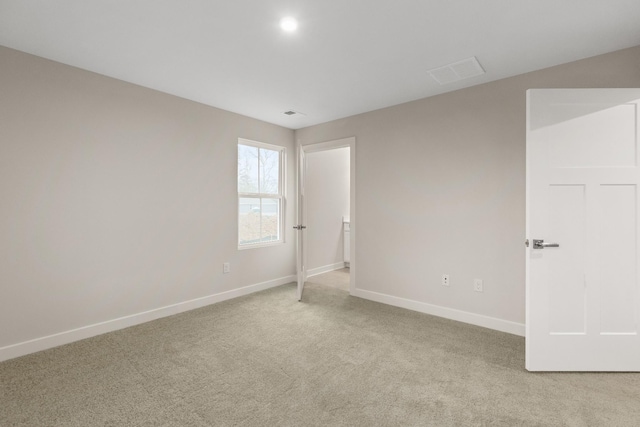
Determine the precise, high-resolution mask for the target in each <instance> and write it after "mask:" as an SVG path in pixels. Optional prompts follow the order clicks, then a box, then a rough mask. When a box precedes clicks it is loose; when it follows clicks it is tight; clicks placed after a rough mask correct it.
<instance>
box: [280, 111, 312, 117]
mask: <svg viewBox="0 0 640 427" xmlns="http://www.w3.org/2000/svg"><path fill="white" fill-rule="evenodd" d="M283 114H286V115H287V116H306V114H304V113H301V112H300V111H294V110H288V111H285V112H284V113H283Z"/></svg>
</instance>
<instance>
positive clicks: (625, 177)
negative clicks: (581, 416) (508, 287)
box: [526, 89, 640, 371]
mask: <svg viewBox="0 0 640 427" xmlns="http://www.w3.org/2000/svg"><path fill="white" fill-rule="evenodd" d="M639 103H640V89H532V90H529V91H527V232H526V236H527V239H528V241H529V246H528V247H527V249H526V253H527V257H526V269H527V272H526V277H527V283H526V290H527V296H526V298H527V301H526V368H527V369H528V370H530V371H640V331H639V329H640V328H639V323H640V281H639V276H638V272H639V269H638V266H639V260H640V258H639V255H640V251H638V232H639V230H640V227H639V220H638V218H639V215H638V213H639V212H640V210H639V202H638V184H639V182H640V170H639V167H638V165H639V164H640V157H639V156H640V150H638V122H639V121H640V120H639V119H640V116H639V111H638V110H639V109H638V105H639ZM534 239H537V240H544V242H545V243H546V244H549V243H557V244H558V245H559V247H545V248H543V249H535V248H534V247H533V240H534Z"/></svg>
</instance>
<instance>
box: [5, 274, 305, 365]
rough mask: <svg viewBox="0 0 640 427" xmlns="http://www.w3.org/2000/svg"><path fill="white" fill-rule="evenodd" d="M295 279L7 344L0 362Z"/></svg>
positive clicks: (286, 279) (262, 284)
mask: <svg viewBox="0 0 640 427" xmlns="http://www.w3.org/2000/svg"><path fill="white" fill-rule="evenodd" d="M295 281H296V276H293V275H292V276H285V277H281V278H279V279H274V280H269V281H266V282H261V283H256V284H254V285H249V286H244V287H242V288H238V289H233V290H230V291H225V292H220V293H217V294H212V295H207V296H205V297H201V298H196V299H192V300H189V301H184V302H180V303H177V304H172V305H168V306H166V307H160V308H156V309H153V310H149V311H144V312H142V313H137V314H132V315H129V316H124V317H120V318H118V319H113V320H107V321H105V322H100V323H96V324H93V325H88V326H83V327H81V328H77V329H72V330H70V331H64V332H59V333H57V334H53V335H49V336H46V337H41V338H36V339H32V340H29V341H24V342H21V343H17V344H12V345H8V346H6V347H0V362H2V361H4V360H9V359H13V358H16V357H20V356H25V355H27V354H31V353H35V352H37V351H42V350H47V349H49V348H53V347H58V346H60V345H64V344H69V343H72V342H74V341H79V340H82V339H85V338H91V337H94V336H96V335H101V334H104V333H107V332H113V331H117V330H119V329H124V328H128V327H129V326H134V325H139V324H141V323H146V322H150V321H152V320H156V319H160V318H161V317H167V316H172V315H174V314H178V313H183V312H185V311H189V310H194V309H196V308H200V307H204V306H206V305H210V304H215V303H217V302H222V301H226V300H229V299H233V298H238V297H241V296H244V295H249V294H252V293H254V292H259V291H263V290H265V289H269V288H274V287H276V286H280V285H286V284H287V283H291V282H295Z"/></svg>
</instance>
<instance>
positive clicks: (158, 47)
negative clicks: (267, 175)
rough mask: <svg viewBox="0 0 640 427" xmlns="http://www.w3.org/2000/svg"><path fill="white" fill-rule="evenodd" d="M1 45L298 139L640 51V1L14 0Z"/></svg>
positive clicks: (4, 4)
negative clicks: (453, 71)
mask: <svg viewBox="0 0 640 427" xmlns="http://www.w3.org/2000/svg"><path fill="white" fill-rule="evenodd" d="M285 15H292V16H295V17H296V18H297V19H298V20H299V27H298V31H297V32H296V33H295V34H285V33H283V32H282V31H281V30H280V28H279V26H278V23H279V20H280V18H281V17H283V16H285ZM0 45H4V46H7V47H10V48H14V49H18V50H21V51H24V52H28V53H32V54H35V55H38V56H42V57H45V58H49V59H53V60H55V61H59V62H62V63H65V64H69V65H73V66H76V67H80V68H83V69H86V70H91V71H94V72H96V73H100V74H104V75H107V76H111V77H115V78H117V79H121V80H125V81H128V82H131V83H136V84H139V85H142V86H146V87H149V88H153V89H157V90H160V91H163V92H167V93H170V94H173V95H177V96H181V97H184V98H187V99H191V100H194V101H198V102H201V103H204V104H208V105H212V106H215V107H219V108H222V109H225V110H229V111H234V112H237V113H240V114H244V115H247V116H250V117H255V118H258V119H261V120H265V121H267V122H271V123H276V124H279V125H282V126H285V127H288V128H292V129H297V128H301V127H305V126H309V125H313V124H317V123H322V122H326V121H329V120H333V119H337V118H341V117H346V116H350V115H353V114H358V113H362V112H366V111H371V110H375V109H378V108H382V107H386V106H390V105H395V104H400V103H403V102H407V101H411V100H414V99H419V98H424V97H428V96H432V95H436V94H439V93H443V92H448V91H452V90H456V89H460V88H463V87H467V86H471V85H476V84H480V83H485V82H489V81H492V80H497V79H501V78H504V77H508V76H513V75H517V74H522V73H525V72H528V71H533V70H537V69H541V68H545V67H549V66H552V65H557V64H562V63H566V62H570V61H574V60H577V59H581V58H586V57H589V56H594V55H598V54H601V53H605V52H610V51H614V50H618V49H623V48H626V47H631V46H636V45H640V0H447V1H445V0H288V1H285V0H225V1H223V0H56V1H52V0H0ZM472 56H475V57H477V59H478V60H479V61H480V64H481V65H482V67H483V68H484V69H485V70H486V74H484V75H482V76H479V77H473V78H471V79H468V80H463V81H460V82H456V83H452V84H450V85H446V86H440V85H439V84H438V83H436V82H435V81H434V80H433V79H432V78H431V77H430V76H429V74H428V73H427V71H428V70H430V69H432V68H436V67H440V66H443V65H446V64H449V63H451V62H456V61H460V60H463V59H466V58H469V57H472ZM0 72H1V64H0ZM291 109H292V110H296V111H300V112H303V113H305V114H306V116H301V115H294V116H286V115H284V114H283V112H284V111H287V110H291Z"/></svg>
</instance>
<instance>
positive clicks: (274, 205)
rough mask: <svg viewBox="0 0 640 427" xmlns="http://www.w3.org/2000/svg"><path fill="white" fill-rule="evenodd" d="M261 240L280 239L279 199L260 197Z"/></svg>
mask: <svg viewBox="0 0 640 427" xmlns="http://www.w3.org/2000/svg"><path fill="white" fill-rule="evenodd" d="M261 213H262V236H261V237H262V241H263V242H272V241H275V240H279V239H280V221H279V218H280V200H279V199H262V211H261Z"/></svg>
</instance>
